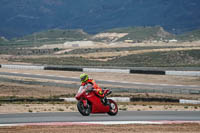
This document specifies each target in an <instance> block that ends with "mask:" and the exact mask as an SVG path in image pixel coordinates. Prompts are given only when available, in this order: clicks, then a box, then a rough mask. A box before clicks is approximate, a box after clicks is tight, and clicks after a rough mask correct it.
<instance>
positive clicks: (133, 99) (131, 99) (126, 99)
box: [61, 97, 200, 104]
mask: <svg viewBox="0 0 200 133" xmlns="http://www.w3.org/2000/svg"><path fill="white" fill-rule="evenodd" d="M108 98H109V99H112V100H114V101H116V102H138V101H142V102H172V103H181V104H200V101H198V100H185V99H171V98H143V97H141V98H137V97H108ZM61 99H62V100H64V101H66V102H76V101H77V100H76V99H75V98H61Z"/></svg>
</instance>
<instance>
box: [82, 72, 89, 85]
mask: <svg viewBox="0 0 200 133" xmlns="http://www.w3.org/2000/svg"><path fill="white" fill-rule="evenodd" d="M80 79H81V82H82V83H84V82H86V81H87V80H88V79H89V76H88V75H87V74H85V73H83V74H81V75H80Z"/></svg>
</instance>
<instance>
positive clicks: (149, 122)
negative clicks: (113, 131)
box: [0, 121, 200, 127]
mask: <svg viewBox="0 0 200 133" xmlns="http://www.w3.org/2000/svg"><path fill="white" fill-rule="evenodd" d="M184 123H197V124H200V121H101V122H97V121H96V122H46V123H17V124H0V127H10V126H38V125H39V126H71V125H125V124H144V125H162V124H184Z"/></svg>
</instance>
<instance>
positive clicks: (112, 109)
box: [108, 99, 118, 116]
mask: <svg viewBox="0 0 200 133" xmlns="http://www.w3.org/2000/svg"><path fill="white" fill-rule="evenodd" d="M108 101H109V106H110V110H109V112H108V114H109V115H111V116H114V115H116V114H117V113H118V107H117V103H116V102H115V101H113V100H111V99H108Z"/></svg>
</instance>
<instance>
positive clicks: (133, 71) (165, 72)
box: [0, 64, 200, 77]
mask: <svg viewBox="0 0 200 133" xmlns="http://www.w3.org/2000/svg"><path fill="white" fill-rule="evenodd" d="M0 68H7V69H29V70H31V69H32V70H55V71H78V72H106V73H107V72H112V73H129V74H155V75H179V76H198V77H200V71H171V70H170V71H168V70H138V69H120V68H118V69H112V68H108V69H106V68H85V67H72V66H67V67H66V66H30V65H7V64H0Z"/></svg>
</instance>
